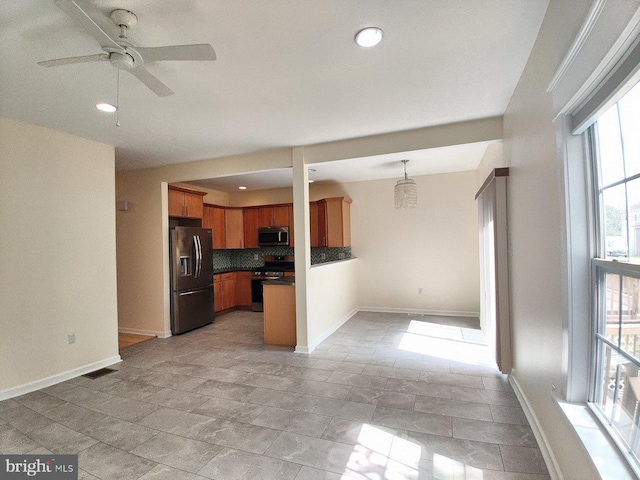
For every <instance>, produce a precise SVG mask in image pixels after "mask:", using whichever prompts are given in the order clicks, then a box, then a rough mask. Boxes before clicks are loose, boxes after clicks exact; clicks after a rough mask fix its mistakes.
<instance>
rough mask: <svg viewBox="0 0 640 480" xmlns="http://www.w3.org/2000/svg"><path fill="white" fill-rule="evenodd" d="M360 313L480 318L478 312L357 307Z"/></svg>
mask: <svg viewBox="0 0 640 480" xmlns="http://www.w3.org/2000/svg"><path fill="white" fill-rule="evenodd" d="M358 311H360V312H379V313H407V314H413V315H434V316H441V317H480V312H467V311H462V310H421V309H418V308H388V307H358Z"/></svg>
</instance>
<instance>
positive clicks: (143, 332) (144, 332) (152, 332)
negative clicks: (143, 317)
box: [118, 327, 171, 338]
mask: <svg viewBox="0 0 640 480" xmlns="http://www.w3.org/2000/svg"><path fill="white" fill-rule="evenodd" d="M118 333H130V334H131V335H147V336H150V337H158V338H169V337H170V336H171V331H169V330H167V331H164V332H162V331H160V332H159V331H156V330H140V329H138V328H122V327H118Z"/></svg>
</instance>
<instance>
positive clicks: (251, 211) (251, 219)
mask: <svg viewBox="0 0 640 480" xmlns="http://www.w3.org/2000/svg"><path fill="white" fill-rule="evenodd" d="M261 209H262V208H261V207H248V208H244V209H243V212H242V215H243V216H244V220H243V222H242V223H243V226H244V248H258V225H259V222H260V220H259V218H260V210H261Z"/></svg>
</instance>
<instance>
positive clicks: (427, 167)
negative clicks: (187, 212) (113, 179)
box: [187, 142, 499, 193]
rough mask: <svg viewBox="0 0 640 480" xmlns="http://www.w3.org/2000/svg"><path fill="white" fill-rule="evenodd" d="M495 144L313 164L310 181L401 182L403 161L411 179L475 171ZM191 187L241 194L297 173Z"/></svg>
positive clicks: (289, 181)
mask: <svg viewBox="0 0 640 480" xmlns="http://www.w3.org/2000/svg"><path fill="white" fill-rule="evenodd" d="M492 143H499V142H477V143H471V144H464V145H453V146H449V147H440V148H430V149H428V150H412V151H406V152H402V153H393V154H386V155H375V156H371V157H360V158H351V159H348V160H336V161H333V162H325V163H318V164H312V165H309V179H310V180H313V181H314V182H331V183H349V182H356V181H367V180H380V179H383V178H398V179H400V178H401V177H402V176H403V175H404V167H403V165H402V163H401V162H400V160H402V159H405V160H409V163H407V175H408V176H409V177H417V176H420V175H433V174H436V173H450V172H464V171H468V170H475V169H476V168H478V164H479V162H480V160H481V159H482V157H483V156H484V153H485V152H486V150H487V148H488V146H489V145H490V144H492ZM187 183H189V184H191V185H193V186H195V187H203V188H208V189H210V190H217V191H220V192H227V193H231V192H237V191H238V187H240V186H244V187H247V188H246V189H247V190H265V189H270V188H285V187H291V186H292V185H293V171H292V169H290V168H282V169H278V170H268V171H264V172H255V173H249V174H242V175H230V176H226V177H217V178H208V179H202V180H194V181H190V182H187Z"/></svg>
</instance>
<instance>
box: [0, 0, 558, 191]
mask: <svg viewBox="0 0 640 480" xmlns="http://www.w3.org/2000/svg"><path fill="white" fill-rule="evenodd" d="M76 2H77V4H78V5H79V6H80V7H81V8H83V9H84V10H85V11H86V12H87V13H88V14H89V15H90V16H91V17H92V18H93V19H94V21H95V22H96V23H97V24H98V25H99V26H100V27H101V28H102V29H103V30H105V31H106V32H108V33H109V34H110V35H112V36H116V35H117V28H116V27H115V25H114V24H113V23H112V22H111V20H110V19H109V13H110V12H111V11H112V10H113V9H116V8H124V9H129V10H132V11H134V12H135V13H136V15H137V16H138V24H137V25H136V26H135V27H134V28H133V29H132V30H131V31H130V32H129V39H130V40H131V41H132V43H134V44H136V45H138V46H145V47H152V46H163V45H174V44H189V43H210V44H211V45H213V47H214V48H215V51H216V54H217V57H218V58H217V60H216V61H214V62H190V61H189V62H157V63H149V64H147V65H146V66H147V68H148V70H149V71H151V72H152V73H153V74H154V75H155V76H157V77H158V78H159V79H160V80H161V81H162V82H164V83H165V84H166V85H167V86H169V87H170V88H171V89H172V90H173V91H174V92H175V94H174V95H172V96H169V97H164V98H160V97H157V96H155V95H154V94H153V93H152V92H151V91H150V90H148V89H147V88H146V87H145V86H144V85H142V84H141V83H140V82H139V81H138V80H137V79H135V78H134V77H133V76H131V75H130V74H128V73H127V72H122V73H121V75H120V102H119V106H120V108H119V113H118V115H119V122H120V126H119V127H118V126H116V119H115V116H114V115H113V114H105V113H100V112H98V111H97V110H96V109H95V107H94V105H95V104H96V103H97V102H99V101H108V102H111V103H116V100H117V97H116V90H117V70H116V69H115V68H114V67H112V66H111V65H110V64H109V63H108V62H104V63H80V64H74V65H65V66H59V67H52V68H44V67H41V66H39V65H37V62H39V61H42V60H49V59H54V58H60V57H67V56H80V55H92V54H96V53H100V51H101V49H100V46H99V45H98V44H97V42H96V41H95V40H94V39H93V38H92V37H91V36H89V35H88V34H86V33H85V32H84V31H83V30H81V29H80V28H78V27H77V26H76V25H75V24H74V23H73V22H72V21H71V19H70V18H69V17H68V16H67V15H66V14H65V13H64V12H62V10H60V9H59V8H58V7H57V6H56V5H55V4H54V2H53V0H20V1H8V2H0V65H2V68H0V115H1V116H3V117H8V118H14V119H17V120H21V121H24V122H27V123H32V124H36V125H42V126H45V127H49V128H52V129H55V130H59V131H63V132H67V133H70V134H73V135H77V136H80V137H84V138H88V139H92V140H96V141H99V142H103V143H106V144H110V145H114V146H115V147H116V168H118V169H137V168H146V167H153V166H159V165H166V164H172V163H180V162H188V161H194V160H201V159H209V158H216V157H221V156H228V155H235V154H242V153H248V152H256V151H262V150H268V149H273V148H280V147H288V146H295V145H309V144H315V143H322V142H329V141H335V140H342V139H347V138H355V137H361V136H366V135H374V134H378V133H387V132H394V131H402V130H408V129H414V128H421V127H428V126H433V125H440V124H447V123H454V122H461V121H466V120H474V119H480V118H487V117H493V116H499V115H502V114H503V113H504V111H505V109H506V107H507V104H508V102H509V99H510V98H511V95H512V93H513V90H514V89H515V86H516V84H517V82H518V79H519V77H520V75H521V73H522V70H523V68H524V65H525V63H526V61H527V58H528V56H529V53H530V51H531V48H532V46H533V43H534V41H535V38H536V35H537V33H538V29H539V27H540V24H541V22H542V18H543V16H544V13H545V10H546V6H547V3H548V0H448V1H441V0H401V1H396V2H389V1H388V0H358V1H357V0H352V1H348V2H347V1H344V0H342V1H341V0H323V1H317V0H276V1H269V2H265V1H259V0H234V1H232V2H230V1H228V0H76ZM371 25H375V26H378V27H380V28H382V30H384V39H383V41H382V43H381V44H380V45H378V46H377V47H375V48H372V49H363V48H360V47H358V46H357V45H356V44H355V43H354V41H353V37H354V34H355V33H356V32H357V31H358V30H359V29H361V28H363V27H366V26H371ZM484 149H486V145H484V144H481V145H478V146H476V147H469V148H465V147H464V146H462V147H457V148H456V149H454V150H452V151H450V152H448V153H445V151H444V150H442V149H438V150H442V151H440V152H412V153H413V154H415V155H414V156H413V157H411V156H409V153H410V152H407V154H406V155H404V154H403V155H400V156H395V157H390V156H383V157H381V158H368V159H358V160H357V161H353V162H350V163H345V162H331V163H328V164H326V165H324V164H323V165H320V166H318V169H317V170H318V171H317V172H316V173H315V175H317V179H318V180H321V179H323V178H324V177H325V176H326V178H327V179H328V178H332V179H333V178H337V177H336V176H339V175H340V174H344V175H348V172H351V176H350V177H349V178H352V181H353V178H354V177H353V175H354V172H359V174H360V177H361V178H357V179H363V180H364V179H372V178H386V177H382V176H380V175H382V172H388V173H387V174H386V175H387V176H388V177H397V176H400V175H401V174H402V169H401V165H400V164H399V163H398V164H397V165H395V163H397V162H398V160H399V159H400V158H409V159H411V160H412V162H410V164H409V167H408V168H409V171H410V173H412V174H414V175H417V174H420V173H419V172H421V171H423V170H422V169H421V168H420V164H421V163H424V165H423V166H424V167H425V169H424V171H427V170H429V168H430V169H431V170H430V171H431V172H435V171H439V170H443V169H444V170H446V169H447V168H453V169H461V168H462V167H460V164H465V165H467V166H468V165H473V164H474V162H475V165H476V166H477V164H478V162H479V160H480V158H481V157H482V154H483V153H484ZM436 154H438V155H437V156H436ZM452 155H453V156H454V157H455V156H456V155H459V158H458V159H457V160H455V161H454V160H453V159H452V158H453V157H452ZM443 158H444V159H449V160H448V161H444V162H443V160H442V159H443ZM421 159H424V161H423V160H421ZM438 162H440V163H439V164H438ZM392 164H394V165H393V166H392ZM427 165H428V166H429V168H426V166H427ZM332 167H333V170H334V171H333V173H331V171H330V170H331V168H332ZM465 168H466V167H464V168H462V169H465ZM472 168H474V167H472ZM412 169H413V170H412ZM466 169H468V168H466ZM336 172H338V173H336ZM340 172H342V173H340ZM283 174H284V175H289V176H290V172H286V171H285V172H284V173H283ZM273 175H274V176H277V175H278V174H277V173H276V172H274V173H273ZM332 175H333V176H332ZM260 177H261V180H262V181H263V185H265V184H266V183H265V182H267V180H268V179H267V178H266V177H265V176H264V175H261V176H260ZM246 180H247V182H249V181H251V180H252V178H251V177H250V178H248V179H246ZM289 182H290V177H289ZM225 188H227V187H225ZM234 188H235V187H234Z"/></svg>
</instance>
